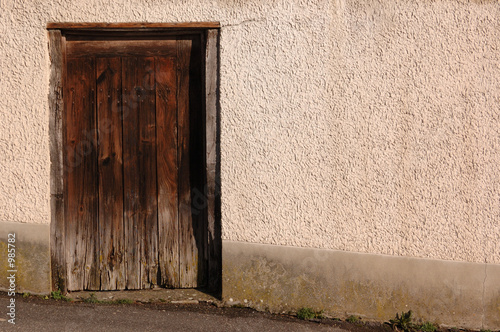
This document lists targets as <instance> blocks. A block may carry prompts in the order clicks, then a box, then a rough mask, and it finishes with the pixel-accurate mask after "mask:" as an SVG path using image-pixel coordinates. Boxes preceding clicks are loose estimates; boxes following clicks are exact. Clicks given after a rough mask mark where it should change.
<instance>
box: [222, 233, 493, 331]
mask: <svg viewBox="0 0 500 332" xmlns="http://www.w3.org/2000/svg"><path fill="white" fill-rule="evenodd" d="M223 257H224V259H223V267H222V273H223V284H222V289H223V300H224V301H226V303H227V304H229V305H234V304H243V305H248V306H250V307H253V308H256V309H263V310H270V311H272V312H285V313H286V312H289V311H298V310H299V309H300V308H304V307H310V308H312V309H313V310H315V311H321V310H324V312H325V314H326V315H327V316H330V317H336V318H344V319H345V318H347V317H349V316H350V315H355V316H361V317H362V318H363V320H377V321H388V320H389V319H391V318H394V316H395V314H396V312H398V313H400V312H402V311H405V312H406V311H408V310H410V309H411V310H412V311H413V314H414V316H413V317H414V318H415V321H428V322H433V323H437V324H439V325H445V326H449V327H462V328H472V329H491V330H494V331H495V330H498V329H499V328H500V287H499V285H500V266H499V265H497V264H485V263H468V262H452V261H443V260H436V259H425V258H424V259H422V258H413V257H395V256H387V255H374V254H361V253H352V252H344V251H338V250H328V249H312V248H297V247H286V246H273V245H263V244H254V243H245V242H233V241H224V242H223Z"/></svg>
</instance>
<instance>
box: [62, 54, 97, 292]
mask: <svg viewBox="0 0 500 332" xmlns="http://www.w3.org/2000/svg"><path fill="white" fill-rule="evenodd" d="M64 99H65V124H66V133H65V142H64V146H65V165H64V166H65V170H64V190H65V197H66V200H65V207H64V211H65V218H64V219H65V242H66V243H65V245H66V262H67V271H68V290H81V289H99V283H100V280H99V264H98V254H97V249H98V247H99V244H98V239H97V234H98V219H97V208H98V206H97V177H96V176H95V175H96V174H97V169H96V168H97V155H96V130H95V129H96V114H95V67H94V59H92V58H81V59H67V76H66V84H65V98H64Z"/></svg>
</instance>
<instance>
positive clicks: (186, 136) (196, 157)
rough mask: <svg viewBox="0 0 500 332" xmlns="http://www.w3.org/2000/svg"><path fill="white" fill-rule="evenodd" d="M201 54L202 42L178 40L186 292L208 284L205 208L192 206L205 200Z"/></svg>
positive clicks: (182, 282) (182, 281)
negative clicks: (206, 281) (201, 123)
mask: <svg viewBox="0 0 500 332" xmlns="http://www.w3.org/2000/svg"><path fill="white" fill-rule="evenodd" d="M199 51H200V50H199V40H196V39H179V40H178V55H177V57H178V62H179V65H178V73H177V75H178V89H179V90H178V101H177V102H178V116H177V119H178V162H179V189H178V190H179V260H180V261H179V263H180V266H179V271H180V287H184V288H189V287H201V286H203V285H204V282H205V265H206V260H205V257H204V255H203V254H204V250H203V243H204V239H203V234H204V225H203V206H198V205H197V206H193V197H196V199H199V198H200V196H201V198H202V199H203V192H202V191H200V188H199V185H200V176H201V177H202V176H203V157H202V154H203V145H202V144H201V143H200V141H199V140H198V138H200V137H201V134H202V130H201V129H202V128H201V127H200V121H201V116H200V115H201V109H200V107H201V104H200V102H201V98H200V93H201V86H200V83H201V80H200V62H199V61H200V54H199ZM200 156H201V160H200ZM201 182H202V181H201ZM201 204H202V205H203V203H201Z"/></svg>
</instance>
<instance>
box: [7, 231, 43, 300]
mask: <svg viewBox="0 0 500 332" xmlns="http://www.w3.org/2000/svg"><path fill="white" fill-rule="evenodd" d="M0 229H1V230H2V231H1V232H0V255H1V257H2V258H1V259H0V262H1V266H0V290H3V291H8V290H9V286H10V283H9V279H7V277H8V276H10V275H11V274H15V284H16V292H17V293H24V292H29V293H32V294H47V293H50V291H51V286H50V246H49V243H50V226H49V225H38V224H21V223H10V222H0ZM8 234H15V239H16V241H15V243H12V244H14V245H15V249H16V250H15V264H16V268H15V270H16V272H14V273H12V272H9V270H12V269H11V268H10V267H9V262H8V257H7V249H8Z"/></svg>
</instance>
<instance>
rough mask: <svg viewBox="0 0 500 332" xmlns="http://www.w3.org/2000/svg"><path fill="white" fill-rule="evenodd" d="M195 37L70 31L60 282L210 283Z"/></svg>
mask: <svg viewBox="0 0 500 332" xmlns="http://www.w3.org/2000/svg"><path fill="white" fill-rule="evenodd" d="M200 56H201V52H200V38H199V37H198V36H196V35H195V36H189V35H185V36H177V37H176V36H168V35H167V36H157V35H137V34H135V35H131V36H128V35H106V34H104V35H103V34H95V35H78V34H76V35H71V34H70V35H67V36H66V60H65V68H66V70H65V79H64V91H63V95H64V105H65V106H64V117H63V122H64V128H65V129H64V146H65V151H64V155H63V158H64V196H65V197H64V241H65V248H66V249H65V252H66V254H65V255H66V271H67V276H66V277H67V281H66V284H67V288H68V290H84V289H89V290H113V289H143V288H150V287H153V286H155V285H159V286H164V287H199V286H203V285H204V283H205V281H206V264H207V262H206V252H205V248H206V244H205V242H206V240H205V232H206V230H205V228H206V226H205V222H204V217H203V216H204V214H203V211H202V207H199V208H198V209H197V208H196V206H194V207H193V204H192V203H193V201H192V200H193V197H194V194H196V193H201V192H203V189H202V187H203V172H202V169H203V141H202V132H203V130H202V125H203V124H202V120H201V113H202V112H201V107H202V105H201V101H200V100H201V98H200V97H201V96H200V94H201V88H202V86H201V61H200Z"/></svg>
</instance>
